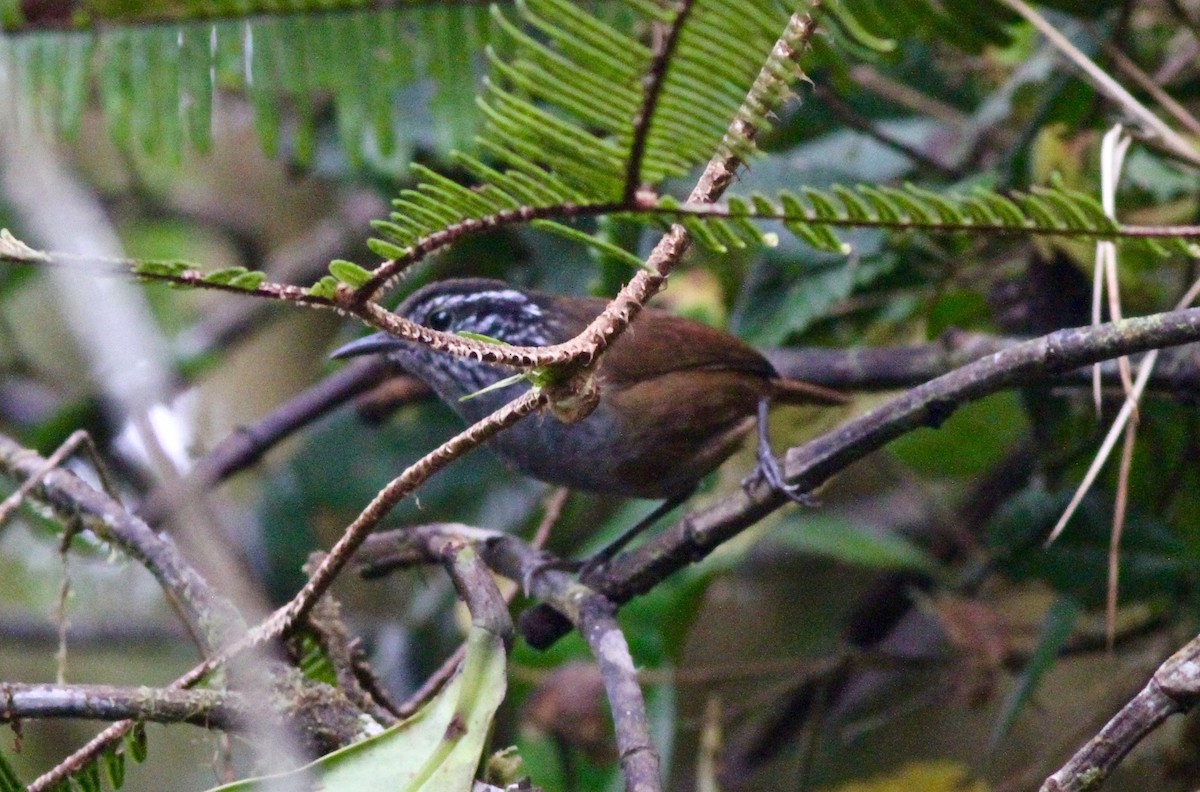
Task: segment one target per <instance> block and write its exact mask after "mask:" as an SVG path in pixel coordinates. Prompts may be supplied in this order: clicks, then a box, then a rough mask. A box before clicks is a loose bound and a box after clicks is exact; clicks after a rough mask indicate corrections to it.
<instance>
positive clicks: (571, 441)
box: [333, 278, 846, 557]
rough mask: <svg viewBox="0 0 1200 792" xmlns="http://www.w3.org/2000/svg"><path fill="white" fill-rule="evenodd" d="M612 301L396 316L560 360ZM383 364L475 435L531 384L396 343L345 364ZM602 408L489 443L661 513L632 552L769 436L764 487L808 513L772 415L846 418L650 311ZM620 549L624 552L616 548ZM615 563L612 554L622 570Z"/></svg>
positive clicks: (367, 345)
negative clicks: (725, 465) (796, 407)
mask: <svg viewBox="0 0 1200 792" xmlns="http://www.w3.org/2000/svg"><path fill="white" fill-rule="evenodd" d="M606 305H607V301H606V300H603V299H599V298H592V297H573V296H562V295H554V294H547V293H543V292H538V291H532V290H527V289H519V288H516V287H514V286H512V285H510V284H508V283H506V282H505V281H500V280H492V279H482V278H461V279H447V280H440V281H434V282H432V283H430V284H428V285H426V286H424V287H422V288H421V289H418V290H417V291H415V292H414V293H413V294H412V295H411V296H409V297H408V298H407V299H406V300H404V301H403V302H402V303H401V304H400V306H399V307H398V308H397V309H396V313H397V314H398V315H400V316H403V317H405V318H406V319H409V320H411V321H413V322H415V323H417V324H419V325H422V326H424V327H428V328H430V329H432V330H439V331H442V332H448V333H465V334H468V335H471V334H473V335H474V336H484V337H487V338H489V339H493V340H495V341H498V342H503V343H505V344H511V345H515V346H550V345H553V344H559V343H563V342H565V341H568V340H570V339H571V338H573V337H575V336H576V335H577V334H578V333H580V332H581V331H582V330H583V329H584V328H586V327H587V326H588V324H590V323H591V321H592V320H593V319H595V318H596V317H597V316H599V315H600V313H601V312H602V311H603V310H604V309H605V307H606ZM368 354H382V355H385V356H386V357H387V359H388V360H389V361H390V362H392V363H395V364H398V365H399V367H400V368H401V369H403V370H404V371H405V372H406V373H408V374H410V375H412V376H415V377H417V378H418V379H420V380H422V381H423V382H424V383H425V384H426V385H428V386H429V387H430V388H431V389H432V390H433V391H434V393H436V394H437V396H438V397H440V398H441V400H442V401H443V402H445V403H446V404H447V405H449V406H450V407H451V408H452V409H453V410H454V411H455V412H457V413H458V414H459V416H461V417H462V419H463V420H464V421H466V422H468V423H474V422H477V421H479V420H482V419H483V418H485V417H487V416H488V415H490V414H491V413H493V412H494V411H495V410H497V409H498V408H500V407H502V406H503V405H505V404H506V403H508V402H510V401H512V400H513V399H514V398H517V397H518V396H519V395H521V393H522V392H523V391H524V390H525V389H527V387H528V383H525V384H524V385H522V384H521V383H520V382H512V383H511V384H500V385H498V383H502V381H504V380H506V379H511V376H512V370H511V369H509V368H507V367H504V366H496V365H491V364H487V363H482V362H480V361H477V360H472V359H467V358H462V357H456V356H454V355H451V354H449V353H447V352H442V351H439V350H435V349H433V348H432V347H430V346H427V345H425V344H421V343H418V342H415V341H409V340H405V339H402V338H399V337H396V336H393V335H390V334H388V333H375V334H373V335H369V336H365V337H363V338H360V339H358V340H356V341H352V342H350V343H349V344H346V345H345V346H342V347H341V348H339V349H338V350H336V351H335V352H334V353H333V357H334V358H339V359H341V358H349V357H354V356H359V355H368ZM594 383H595V386H596V387H597V388H598V392H599V399H598V402H597V403H596V406H595V409H594V410H592V412H590V413H589V414H588V415H587V416H586V417H584V418H582V419H581V420H578V421H574V422H569V423H568V422H564V421H562V420H560V419H559V418H558V417H557V416H556V415H555V414H553V412H550V411H547V412H543V413H538V414H534V415H531V416H529V417H527V418H525V419H524V420H522V421H520V422H518V423H517V424H516V425H514V426H512V427H510V428H509V429H507V430H505V431H503V432H500V433H499V434H497V435H496V436H495V437H493V438H492V439H491V440H489V441H488V446H489V447H490V448H491V449H492V451H494V452H495V453H496V454H497V455H499V456H500V457H501V459H503V460H504V461H505V462H507V463H508V464H509V465H510V466H512V467H514V468H516V469H517V470H519V471H520V472H522V473H524V474H526V475H529V476H532V477H533V478H536V479H540V480H542V481H545V482H548V483H550V484H555V485H559V486H564V487H568V488H571V489H573V490H584V491H587V492H593V493H598V494H601V495H612V496H621V497H633V498H646V499H653V500H662V501H663V504H662V505H661V506H660V508H658V509H656V510H655V511H654V512H653V513H651V515H649V516H648V517H647V518H646V519H645V520H643V521H641V522H640V523H639V524H638V526H635V527H634V529H631V531H630V532H628V533H629V534H632V535H629V536H628V538H626V537H624V536H623V537H622V539H620V540H618V542H619V543H620V545H621V546H623V545H624V544H625V543H627V542H628V541H629V539H631V538H632V537H633V536H634V535H636V534H637V533H640V531H641V529H643V528H644V525H643V524H652V523H653V521H655V520H657V519H659V518H660V517H661V516H662V515H663V514H666V513H667V512H669V511H670V510H671V509H673V508H674V507H675V506H677V505H678V504H679V503H681V502H682V501H683V500H685V499H686V498H687V497H689V496H690V495H691V494H692V492H694V491H695V489H696V487H697V485H698V483H699V482H700V480H701V479H703V478H704V476H706V475H707V474H708V473H710V472H712V471H713V470H715V469H716V468H717V467H718V466H719V465H720V464H721V463H722V462H724V461H725V460H726V459H727V458H728V457H729V456H730V455H732V454H733V453H734V452H735V451H736V450H737V449H738V448H739V447H740V446H741V445H742V443H743V441H744V440H745V438H746V436H747V435H748V434H749V433H750V431H751V430H752V429H753V427H754V426H755V424H756V422H757V424H758V426H759V455H758V460H759V464H758V468H757V475H759V476H761V477H764V478H765V479H766V480H767V481H768V483H770V484H771V485H772V486H774V487H775V488H777V489H779V490H781V491H782V492H783V493H784V494H786V495H787V496H788V497H790V498H792V499H793V500H796V501H799V502H809V499H808V497H807V496H806V494H805V493H803V492H800V491H798V490H797V489H796V488H795V487H794V486H792V485H789V484H787V483H786V482H785V481H784V479H783V476H782V472H781V471H780V469H779V464H778V462H777V460H776V459H775V457H774V455H773V454H772V453H771V452H770V446H769V444H768V443H767V441H766V418H767V408H768V406H769V405H770V404H771V403H776V402H780V401H783V402H787V403H806V404H826V405H832V404H843V403H845V402H846V397H845V396H844V395H843V394H840V393H838V392H836V391H832V390H828V389H825V388H821V387H819V386H815V385H810V384H807V383H799V382H796V381H792V380H785V379H783V378H782V377H780V375H779V373H778V372H777V371H776V370H775V368H774V366H772V365H771V363H770V362H769V361H768V360H767V359H766V358H765V357H764V356H763V355H762V354H761V353H760V352H758V351H757V350H756V349H754V348H753V347H751V346H750V345H749V344H747V343H745V342H744V341H742V340H740V339H738V338H737V337H735V336H733V335H731V334H729V333H726V332H723V331H721V330H718V329H716V328H713V327H710V326H708V325H705V324H702V323H700V322H695V321H692V320H689V319H685V318H682V317H679V316H676V315H674V314H671V313H670V312H668V311H664V310H660V309H657V308H645V309H643V310H642V311H641V312H640V313H639V314H638V315H637V317H636V318H635V319H634V320H633V322H632V324H631V325H630V326H629V327H628V328H627V329H626V331H625V332H624V333H623V334H622V335H620V336H619V337H618V338H617V339H616V340H615V341H614V342H613V343H612V345H611V346H610V347H609V348H608V349H607V350H606V351H605V353H604V354H603V356H602V357H601V358H600V362H599V365H598V366H597V367H596V369H595V372H594ZM618 549H619V548H618ZM613 553H615V550H606V557H611V555H612V554H613Z"/></svg>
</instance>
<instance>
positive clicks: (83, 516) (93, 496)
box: [0, 435, 245, 653]
mask: <svg viewBox="0 0 1200 792" xmlns="http://www.w3.org/2000/svg"><path fill="white" fill-rule="evenodd" d="M45 462H46V461H45V460H43V459H42V458H41V457H40V456H39V455H37V454H36V453H34V452H33V451H30V450H28V449H25V448H22V447H21V446H20V444H18V443H16V442H15V441H13V440H11V439H10V438H8V437H5V436H3V435H0V471H2V472H4V473H6V474H8V475H11V476H13V477H14V478H16V479H18V480H20V481H25V480H28V479H30V478H34V477H37V484H36V486H35V487H33V488H32V490H31V491H30V493H29V495H30V496H31V497H34V498H37V499H38V500H40V501H43V502H45V503H47V504H49V505H50V507H51V508H53V509H54V510H55V512H56V513H57V514H58V515H59V516H60V517H61V518H62V519H64V520H72V519H78V520H79V521H80V522H81V524H82V527H84V528H86V529H87V530H90V531H91V532H92V533H94V534H95V535H96V536H98V537H100V538H101V539H102V540H104V541H107V542H110V543H112V544H113V545H114V546H116V547H119V548H120V549H121V550H122V551H123V552H124V553H125V554H126V555H128V556H130V557H131V558H133V559H135V560H136V561H138V562H139V563H140V564H141V565H142V566H144V567H146V569H147V570H148V571H149V572H150V574H152V575H154V577H155V579H156V580H158V582H159V585H160V586H161V587H162V589H163V591H164V592H165V593H166V595H167V599H168V601H169V602H171V604H172V605H173V606H174V607H175V608H176V610H177V611H178V613H179V615H180V617H181V618H182V619H183V622H184V624H186V625H187V627H188V630H189V631H190V632H191V633H192V635H193V637H194V638H195V639H196V640H197V641H199V642H200V645H201V646H202V647H203V648H204V649H205V651H206V653H211V652H215V651H216V650H217V649H219V648H220V647H222V646H227V645H229V644H230V643H232V642H233V641H234V640H235V639H236V636H238V635H240V634H241V633H242V632H243V630H244V629H245V624H244V623H243V622H242V619H241V616H240V615H239V614H238V613H237V611H236V609H235V608H234V607H233V605H232V604H231V603H230V602H229V601H228V600H226V599H225V598H224V597H223V596H221V595H220V594H219V593H217V591H216V590H215V589H213V588H212V587H211V586H210V585H209V584H208V582H207V581H206V580H205V579H204V578H203V577H202V576H201V575H200V574H199V573H198V572H197V571H196V570H195V568H193V567H192V566H191V564H189V563H188V562H187V561H186V560H185V559H184V558H183V556H182V555H181V554H180V553H179V549H178V548H177V547H176V546H175V544H174V543H173V542H172V541H171V540H170V539H169V538H167V537H165V536H162V535H160V534H157V533H155V531H153V530H152V529H151V528H150V526H148V525H146V523H145V522H143V521H142V520H139V519H137V518H136V517H134V516H132V515H131V514H129V512H127V511H126V510H125V508H124V507H123V506H122V505H121V504H120V503H117V502H116V501H114V500H113V499H112V498H110V497H109V496H108V495H106V494H104V493H102V492H99V491H98V490H96V489H93V488H92V487H91V486H90V485H88V484H87V483H85V482H84V481H82V480H81V479H80V478H78V477H77V476H76V475H75V474H73V473H71V472H70V471H67V470H63V469H62V468H53V469H50V470H49V471H47V470H46V467H47V466H46V464H45Z"/></svg>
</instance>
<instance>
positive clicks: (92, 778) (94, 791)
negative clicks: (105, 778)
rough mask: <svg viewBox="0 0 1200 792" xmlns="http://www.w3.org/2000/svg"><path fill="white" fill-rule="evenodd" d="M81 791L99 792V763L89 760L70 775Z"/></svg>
mask: <svg viewBox="0 0 1200 792" xmlns="http://www.w3.org/2000/svg"><path fill="white" fill-rule="evenodd" d="M72 778H74V779H75V783H77V784H79V788H80V789H81V790H82V792H100V765H99V764H98V762H97V761H91V762H88V763H87V764H85V765H84V766H83V767H82V768H80V770H79V772H78V773H76V774H75V775H73V776H72Z"/></svg>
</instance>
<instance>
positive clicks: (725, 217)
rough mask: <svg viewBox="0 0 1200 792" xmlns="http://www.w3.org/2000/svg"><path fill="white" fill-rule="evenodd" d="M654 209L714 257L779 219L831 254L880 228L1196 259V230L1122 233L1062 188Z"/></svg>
mask: <svg viewBox="0 0 1200 792" xmlns="http://www.w3.org/2000/svg"><path fill="white" fill-rule="evenodd" d="M657 210H658V212H659V213H660V214H662V215H665V216H666V217H668V218H669V219H671V220H673V221H675V222H680V223H683V224H684V225H685V226H686V227H687V228H688V229H689V230H693V233H694V235H695V237H696V240H697V242H699V243H700V244H702V245H705V246H706V247H709V248H710V249H712V250H714V251H717V252H724V251H725V250H726V249H727V248H728V247H729V246H731V245H739V244H746V243H755V244H762V243H763V242H764V237H765V235H764V234H763V232H762V231H761V230H760V229H758V228H757V227H756V226H755V225H754V224H753V223H751V222H750V221H751V220H778V221H781V222H782V223H783V224H784V226H785V227H786V228H787V229H788V230H789V231H791V232H792V233H793V234H795V235H796V236H797V237H798V238H800V239H802V240H803V241H804V242H806V243H808V244H810V245H812V246H813V247H815V248H818V249H820V250H825V251H830V252H835V253H838V252H840V253H845V252H846V246H845V244H844V243H843V242H842V241H841V240H840V239H839V238H838V237H837V235H836V234H835V233H834V231H833V229H835V228H882V229H889V230H898V231H923V232H930V233H954V232H971V233H976V234H990V235H996V234H1017V233H1020V234H1033V235H1041V236H1064V237H1075V238H1082V239H1108V240H1112V241H1116V242H1124V243H1126V244H1129V245H1133V246H1135V247H1140V248H1143V249H1146V250H1148V251H1150V252H1153V253H1156V254H1159V255H1167V254H1182V255H1185V256H1190V257H1200V244H1198V240H1200V230H1198V229H1196V228H1194V227H1179V228H1176V229H1170V228H1164V229H1139V228H1137V227H1131V226H1130V227H1127V226H1121V225H1119V224H1117V223H1116V222H1114V221H1113V220H1112V219H1111V218H1110V217H1108V216H1107V215H1106V214H1105V213H1104V210H1103V208H1102V207H1101V206H1100V204H1099V202H1098V201H1097V200H1096V199H1095V198H1093V197H1092V196H1091V195H1088V194H1087V193H1083V192H1078V191H1075V190H1068V189H1064V188H1047V187H1035V188H1033V189H1032V190H1031V191H1030V192H1028V193H1024V192H1014V193H1012V194H1011V197H1010V196H1005V195H1002V194H1000V193H995V192H991V191H988V190H984V189H982V188H977V189H976V190H974V191H973V192H972V193H971V194H970V195H967V196H963V195H939V194H937V193H934V192H932V191H930V190H926V189H923V188H920V187H917V186H915V185H911V184H909V185H906V186H905V187H903V188H895V187H877V186H873V185H858V186H855V187H845V186H842V185H835V186H834V187H833V188H832V189H830V190H828V191H821V190H815V189H812V188H808V187H806V188H804V189H803V190H801V192H800V193H794V192H788V191H784V192H781V193H780V194H779V195H778V196H777V198H776V199H775V200H772V199H770V198H768V197H766V196H764V195H761V194H754V195H751V196H750V201H749V203H747V202H746V201H745V200H744V199H739V198H730V199H728V201H727V202H726V203H725V204H703V205H688V204H680V203H679V202H678V201H676V200H674V199H672V198H662V199H660V200H659V202H658V207H657ZM1150 231H1154V233H1149V232H1150ZM731 236H736V237H737V241H734V240H733V239H731V238H730V237H731ZM766 242H767V243H768V244H769V243H770V240H769V238H767V239H766Z"/></svg>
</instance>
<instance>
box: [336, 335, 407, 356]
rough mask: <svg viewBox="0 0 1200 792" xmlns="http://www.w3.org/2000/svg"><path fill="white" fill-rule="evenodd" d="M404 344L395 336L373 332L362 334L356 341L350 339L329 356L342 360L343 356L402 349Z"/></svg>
mask: <svg viewBox="0 0 1200 792" xmlns="http://www.w3.org/2000/svg"><path fill="white" fill-rule="evenodd" d="M404 346H405V344H404V342H403V341H401V340H400V339H399V338H396V337H395V336H392V335H388V334H387V333H375V334H374V335H369V336H363V337H362V338H360V339H358V340H357V341H351V342H350V343H349V344H346V345H345V346H343V347H338V348H337V349H335V350H334V352H333V354H331V355H330V357H331V358H333V359H335V360H342V359H344V358H351V357H359V356H360V355H374V354H376V353H380V352H391V351H393V350H396V349H403V348H404Z"/></svg>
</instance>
